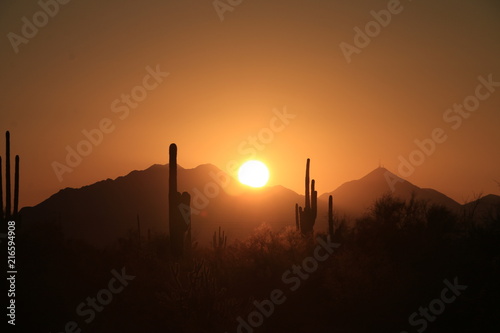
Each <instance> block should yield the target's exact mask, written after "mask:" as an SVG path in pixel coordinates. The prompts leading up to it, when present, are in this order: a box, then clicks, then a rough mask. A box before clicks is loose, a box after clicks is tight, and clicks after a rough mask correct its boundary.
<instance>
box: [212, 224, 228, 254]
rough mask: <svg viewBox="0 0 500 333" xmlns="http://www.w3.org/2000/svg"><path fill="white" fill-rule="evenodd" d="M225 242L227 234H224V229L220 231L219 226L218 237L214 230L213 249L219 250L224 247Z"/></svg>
mask: <svg viewBox="0 0 500 333" xmlns="http://www.w3.org/2000/svg"><path fill="white" fill-rule="evenodd" d="M226 243H227V236H226V235H225V232H224V231H222V234H221V227H219V237H217V231H214V237H213V241H212V246H213V247H214V250H215V251H221V250H223V249H225V248H226Z"/></svg>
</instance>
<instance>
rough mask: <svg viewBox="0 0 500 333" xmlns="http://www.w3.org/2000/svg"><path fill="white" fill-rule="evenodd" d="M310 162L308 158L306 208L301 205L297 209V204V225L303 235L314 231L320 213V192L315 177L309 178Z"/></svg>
mask: <svg viewBox="0 0 500 333" xmlns="http://www.w3.org/2000/svg"><path fill="white" fill-rule="evenodd" d="M310 163H311V161H310V159H309V158H308V159H307V163H306V178H305V188H306V199H305V206H304V208H302V207H299V208H298V209H297V206H298V205H297V204H296V205H295V223H296V225H297V229H300V231H301V232H302V234H303V235H308V234H311V233H312V232H313V227H314V223H315V222H316V216H317V215H318V192H317V191H316V190H315V181H314V179H313V180H312V181H310V180H309V179H310V178H309V166H310ZM309 184H310V185H311V189H310V190H309ZM309 191H310V192H309ZM309 193H310V194H309Z"/></svg>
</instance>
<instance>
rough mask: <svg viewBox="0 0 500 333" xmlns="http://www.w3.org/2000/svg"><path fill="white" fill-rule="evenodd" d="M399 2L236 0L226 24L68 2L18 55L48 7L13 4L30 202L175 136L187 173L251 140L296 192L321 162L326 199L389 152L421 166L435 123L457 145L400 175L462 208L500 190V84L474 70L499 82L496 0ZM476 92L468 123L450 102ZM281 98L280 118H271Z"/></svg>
mask: <svg viewBox="0 0 500 333" xmlns="http://www.w3.org/2000/svg"><path fill="white" fill-rule="evenodd" d="M49 3H51V1H49ZM391 3H392V5H391ZM394 4H395V2H394V0H391V1H366V2H365V3H364V4H359V3H357V2H356V4H352V3H351V2H350V1H326V0H323V1H320V0H317V1H313V2H307V1H291V0H288V1H285V0H280V1H243V2H242V3H241V4H240V5H238V6H236V7H234V8H232V11H227V12H225V13H224V14H223V17H224V20H223V21H221V20H220V18H219V15H218V13H217V11H216V10H215V8H214V6H213V3H212V1H182V2H179V1H166V0H165V1H153V0H146V1H118V0H113V1H106V3H102V2H100V1H95V0H89V1H72V2H70V3H68V4H66V5H59V9H58V12H57V13H55V14H54V17H51V18H49V19H48V22H46V24H45V25H43V24H42V26H41V27H40V28H38V32H37V33H36V35H35V36H34V37H31V38H28V39H27V42H26V43H21V44H19V45H17V51H18V52H17V53H16V47H14V46H13V44H12V42H11V39H12V36H13V35H12V34H11V35H10V36H11V39H9V37H8V36H9V33H14V34H17V35H18V36H20V35H22V27H23V24H24V23H23V21H22V18H23V17H26V18H28V20H31V21H32V20H33V15H35V14H36V13H37V12H39V11H40V10H41V8H40V6H39V4H37V2H34V1H13V0H9V1H3V2H2V4H0V32H2V35H3V36H4V38H2V39H1V42H0V44H1V45H0V69H1V73H2V75H1V79H0V100H1V102H2V111H1V113H0V131H1V132H2V140H1V141H0V142H1V144H2V146H3V144H4V143H3V142H4V141H3V133H4V132H5V131H6V130H10V131H11V136H12V152H13V153H14V154H19V155H20V156H21V165H22V166H21V199H20V201H21V205H22V206H25V205H35V204H37V203H39V202H40V201H42V200H44V199H45V198H47V197H48V196H50V195H51V194H53V193H55V192H57V191H58V190H59V189H61V188H64V187H81V186H84V185H88V184H90V183H93V182H95V181H98V180H102V179H106V178H116V177H118V176H121V175H124V174H127V173H128V172H130V171H131V170H134V169H145V168H147V167H149V166H150V165H152V164H156V163H158V164H165V163H167V162H168V145H169V144H170V143H171V142H176V143H177V145H178V147H179V159H178V161H179V164H180V165H182V166H183V167H187V168H192V167H195V166H197V165H199V164H203V163H212V164H215V165H216V166H218V167H219V168H221V169H223V170H226V165H227V163H228V162H230V161H233V160H234V161H238V162H242V161H244V160H246V159H248V158H249V157H250V150H251V149H250V148H251V147H253V148H252V149H255V150H256V151H257V155H256V158H259V159H261V160H263V161H264V162H266V163H267V164H268V165H269V168H270V171H271V180H270V185H276V184H281V185H283V186H286V187H288V188H291V189H293V190H295V191H297V192H299V193H302V192H303V188H302V187H303V174H304V167H305V160H306V158H308V157H310V158H311V160H312V161H311V168H312V170H311V172H312V176H313V177H314V178H315V179H316V180H317V189H318V192H319V193H323V192H326V191H332V190H334V189H335V188H336V187H337V186H339V185H340V184H342V183H343V182H345V181H349V180H352V179H357V178H360V177H362V176H364V175H365V174H366V173H368V172H370V171H371V170H373V169H374V168H375V167H377V166H378V164H379V161H381V163H382V164H383V165H384V166H385V167H386V168H388V169H389V170H391V171H393V172H395V173H398V167H399V165H400V160H399V158H400V156H402V157H404V158H406V159H408V158H409V155H410V154H412V153H413V158H414V159H415V161H418V158H419V157H420V158H421V157H422V156H424V155H423V153H422V154H421V155H419V154H420V153H414V151H415V150H416V149H417V148H418V147H417V145H416V144H415V140H425V139H429V138H431V137H432V132H433V130H435V129H436V128H441V129H442V131H443V134H442V135H446V140H444V142H442V143H435V145H436V147H435V150H434V151H433V152H431V153H430V154H429V156H427V155H425V157H424V160H423V161H422V163H421V165H418V166H416V167H415V170H414V171H413V172H412V173H411V175H408V176H405V175H402V174H401V176H405V177H404V178H406V179H407V180H409V181H410V182H412V183H414V184H416V185H418V186H421V187H432V188H435V189H437V190H439V191H441V192H443V193H445V194H447V195H449V196H451V197H452V198H453V199H455V200H457V201H459V202H463V201H464V200H465V199H467V198H469V199H471V198H472V197H473V195H474V193H480V192H482V193H484V194H487V193H496V194H499V193H500V188H499V186H498V185H497V184H496V183H495V180H497V181H500V173H499V170H500V168H499V166H500V151H499V149H498V144H499V142H500V131H498V125H499V124H500V112H499V111H500V87H493V88H492V87H490V89H491V91H490V90H488V87H484V86H483V87H481V88H478V85H479V84H480V81H479V80H478V77H479V76H482V77H483V78H485V79H488V76H489V75H491V78H492V81H494V82H500V62H499V61H498V59H500V43H499V42H500V22H499V21H498V17H499V15H500V6H499V4H498V3H497V2H496V1H485V0H483V1H460V2H459V3H457V2H456V1H452V0H447V1H440V2H439V3H435V2H432V1H413V2H409V1H401V3H400V4H399V7H394ZM388 6H389V7H390V8H392V9H393V10H394V11H398V13H397V14H394V13H393V14H391V20H390V22H389V23H388V24H386V27H380V31H379V32H378V31H375V32H373V31H372V32H371V34H372V35H373V34H374V36H373V37H371V38H370V39H371V40H370V42H369V44H368V45H366V46H364V47H360V48H358V51H359V52H358V53H353V54H352V55H351V57H350V60H351V61H350V63H348V61H347V60H346V57H345V56H344V54H343V51H342V49H341V47H340V45H341V43H348V44H350V45H353V46H356V43H355V30H353V29H354V28H355V27H359V28H360V29H362V30H364V29H365V25H366V24H367V23H369V22H371V21H374V20H375V18H374V16H373V14H372V13H371V11H375V12H376V13H380V11H381V10H386V9H387V8H388ZM391 6H393V7H391ZM394 8H398V10H396V9H394ZM52 10H54V8H52ZM382 16H383V15H382ZM42 23H43V22H42ZM373 26H374V25H373V24H372V27H373ZM379 26H380V25H379ZM358 42H359V40H358ZM148 68H149V69H148ZM157 68H158V69H157ZM155 70H157V72H158V73H157V74H155V75H152V74H151V72H154V71H155ZM162 73H163V74H162ZM166 73H168V75H167V74H166ZM148 75H149V76H148ZM154 76H156V78H155V77H154ZM477 89H479V94H480V95H479V96H482V100H479V99H478V101H479V104H478V105H477V106H474V104H470V105H472V106H469V107H471V108H472V107H477V109H476V110H475V111H471V112H465V111H462V114H465V116H460V118H459V119H461V120H460V121H461V123H460V124H459V123H458V121H459V120H457V118H456V117H457V115H459V113H447V112H448V111H447V109H449V108H453V106H454V104H462V103H464V102H465V101H467V103H474V99H470V98H469V99H467V98H468V96H470V95H473V96H476V93H477ZM132 93H133V94H135V95H134V96H136V98H137V99H136V100H137V103H136V102H134V99H133V97H131V100H130V101H129V102H128V103H129V104H128V106H127V102H126V101H125V100H122V97H123V95H124V94H125V95H127V94H128V95H131V94H132ZM486 95H488V96H487V97H486ZM125 98H126V96H125ZM139 100H140V101H139ZM285 109H286V112H287V113H288V114H289V118H288V119H285V122H280V121H278V120H273V118H274V117H277V116H276V112H278V113H283V112H284V110H285ZM273 110H274V111H273ZM449 112H452V111H449ZM292 115H293V118H292ZM446 115H447V116H446ZM451 116H453V117H455V118H451ZM120 117H121V118H122V119H121V118H120ZM445 118H446V119H445ZM106 119H107V120H106ZM286 122H288V123H286ZM100 124H101V125H102V124H104V125H102V126H103V128H104V129H105V130H107V131H108V133H104V134H103V136H102V140H101V139H100V138H99V137H98V136H96V139H95V140H98V141H101V142H100V143H99V144H98V145H96V146H92V151H91V152H90V153H89V154H88V156H84V157H83V158H82V161H81V162H80V163H78V165H77V166H75V167H73V168H72V169H73V171H72V172H71V173H63V174H62V175H61V181H59V179H58V177H57V175H56V173H55V172H54V169H53V163H54V162H58V163H61V165H62V164H64V165H66V164H67V163H66V162H65V158H66V154H67V152H66V147H67V146H70V147H71V148H73V149H77V146H78V144H79V143H81V142H82V140H85V136H84V134H83V133H82V131H83V130H87V131H91V130H93V129H95V128H98V127H99V126H100ZM453 126H454V127H455V128H456V129H454V128H453ZM442 135H441V139H442ZM253 137H256V139H252V138H253ZM441 141H443V140H441ZM96 142H97V141H96ZM85 148H88V147H84V146H81V149H85ZM0 151H1V152H2V155H3V154H4V148H3V147H2V149H1V150H0ZM180 186H181V185H180Z"/></svg>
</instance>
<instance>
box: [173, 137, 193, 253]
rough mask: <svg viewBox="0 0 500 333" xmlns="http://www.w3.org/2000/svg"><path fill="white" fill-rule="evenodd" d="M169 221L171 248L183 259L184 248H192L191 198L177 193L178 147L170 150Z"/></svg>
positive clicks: (185, 194) (186, 194) (174, 146)
mask: <svg viewBox="0 0 500 333" xmlns="http://www.w3.org/2000/svg"><path fill="white" fill-rule="evenodd" d="M168 166H169V181H168V209H169V211H168V219H169V231H170V248H171V251H172V254H173V256H174V257H177V258H179V257H182V255H183V253H184V247H185V246H186V247H189V248H190V247H191V208H190V202H191V196H190V195H189V193H187V192H183V193H182V194H181V193H179V192H177V146H176V145H175V143H172V144H171V145H170V148H169V164H168Z"/></svg>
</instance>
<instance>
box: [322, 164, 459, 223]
mask: <svg viewBox="0 0 500 333" xmlns="http://www.w3.org/2000/svg"><path fill="white" fill-rule="evenodd" d="M385 194H392V195H394V196H397V197H400V198H402V199H405V200H408V199H410V198H411V196H412V194H414V195H415V198H416V199H420V200H426V201H429V202H431V203H435V204H439V205H443V206H445V207H447V208H448V209H450V210H451V211H453V212H459V211H460V209H461V207H462V205H460V204H459V203H458V202H456V201H455V200H453V199H451V198H449V197H447V196H446V195H444V194H442V193H440V192H438V191H436V190H433V189H429V188H420V187H418V186H416V185H413V184H412V183H410V182H408V181H406V180H404V179H402V178H400V177H398V176H396V175H395V174H393V173H392V172H390V171H389V170H387V169H385V168H382V167H379V168H376V169H375V170H373V171H372V172H370V173H369V174H367V175H366V176H364V177H363V178H361V179H358V180H353V181H350V182H347V183H344V184H342V185H341V186H339V187H338V188H337V189H336V190H334V191H332V192H330V193H325V194H323V195H321V196H320V197H319V200H322V201H327V200H328V196H329V195H332V196H333V201H334V206H335V208H336V210H337V211H339V212H342V213H343V214H345V215H348V216H351V217H359V216H361V215H363V214H364V213H366V212H367V209H368V208H369V207H371V206H372V204H373V203H374V202H375V200H377V199H378V198H380V197H381V196H383V195H385Z"/></svg>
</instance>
